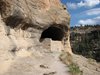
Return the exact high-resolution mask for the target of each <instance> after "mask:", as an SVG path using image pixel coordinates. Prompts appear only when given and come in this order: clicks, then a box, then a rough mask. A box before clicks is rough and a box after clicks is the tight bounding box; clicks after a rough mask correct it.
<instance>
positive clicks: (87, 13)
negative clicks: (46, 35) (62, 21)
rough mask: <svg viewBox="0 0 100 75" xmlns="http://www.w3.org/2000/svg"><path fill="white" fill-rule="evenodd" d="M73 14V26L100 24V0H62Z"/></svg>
mask: <svg viewBox="0 0 100 75" xmlns="http://www.w3.org/2000/svg"><path fill="white" fill-rule="evenodd" d="M61 2H62V3H63V4H65V5H66V6H67V8H68V11H69V13H70V15H71V26H79V25H80V24H82V25H86V24H90V25H94V24H100V0H61Z"/></svg>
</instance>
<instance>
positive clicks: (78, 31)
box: [70, 25, 100, 62]
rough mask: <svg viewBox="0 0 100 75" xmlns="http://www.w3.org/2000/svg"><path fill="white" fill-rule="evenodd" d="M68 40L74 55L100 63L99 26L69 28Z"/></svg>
mask: <svg viewBox="0 0 100 75" xmlns="http://www.w3.org/2000/svg"><path fill="white" fill-rule="evenodd" d="M70 40H71V46H72V51H73V52H74V53H75V54H80V55H83V56H85V57H87V58H93V59H95V60H97V61H98V62H100V25H94V26H93V25H85V26H80V27H71V36H70Z"/></svg>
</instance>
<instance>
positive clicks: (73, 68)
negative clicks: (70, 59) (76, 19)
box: [68, 63, 83, 75]
mask: <svg viewBox="0 0 100 75" xmlns="http://www.w3.org/2000/svg"><path fill="white" fill-rule="evenodd" d="M68 67H69V72H70V73H71V74H72V75H83V74H82V71H81V70H80V68H79V66H78V65H77V64H75V63H72V64H70V65H69V66H68Z"/></svg>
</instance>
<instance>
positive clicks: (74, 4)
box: [67, 3, 77, 9]
mask: <svg viewBox="0 0 100 75" xmlns="http://www.w3.org/2000/svg"><path fill="white" fill-rule="evenodd" d="M67 6H68V8H70V9H76V8H77V4H76V3H67Z"/></svg>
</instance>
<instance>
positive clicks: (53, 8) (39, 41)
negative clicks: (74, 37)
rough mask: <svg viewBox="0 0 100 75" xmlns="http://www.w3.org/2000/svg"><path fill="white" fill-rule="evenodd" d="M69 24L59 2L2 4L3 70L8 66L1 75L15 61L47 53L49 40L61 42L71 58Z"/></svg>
mask: <svg viewBox="0 0 100 75" xmlns="http://www.w3.org/2000/svg"><path fill="white" fill-rule="evenodd" d="M69 21H70V16H69V14H68V12H67V11H66V8H65V7H63V5H62V4H61V2H60V0H0V61H3V62H2V63H1V62H0V66H3V65H4V66H5V67H4V66H3V67H4V68H3V69H2V68H0V70H1V71H0V75H2V72H3V73H4V72H6V71H7V69H8V68H9V67H10V66H11V65H10V64H11V63H12V61H13V60H15V58H16V59H17V58H22V57H28V56H30V55H35V56H42V55H43V53H45V52H46V51H47V52H48V50H49V49H48V50H47V47H45V45H47V44H46V43H47V42H46V43H45V39H46V38H49V39H52V40H53V41H61V43H62V45H63V46H64V50H65V51H67V52H69V53H70V54H71V48H70V43H69V24H70V23H69ZM50 27H51V29H49V28H50ZM48 29H49V30H48ZM46 30H47V31H46ZM44 31H45V32H46V34H45V32H44ZM43 32H44V33H43ZM42 34H43V35H42ZM49 34H50V35H49ZM60 35H62V36H60ZM59 36H60V37H59ZM58 37H59V38H58ZM43 42H44V43H43ZM48 43H50V42H48ZM48 45H49V44H48ZM48 48H49V47H48ZM5 64H6V65H9V66H6V65H5ZM7 67H8V68H7ZM8 74H10V73H8ZM8 74H7V75H8ZM4 75H6V74H4ZM10 75H14V74H13V73H11V74H10Z"/></svg>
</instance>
